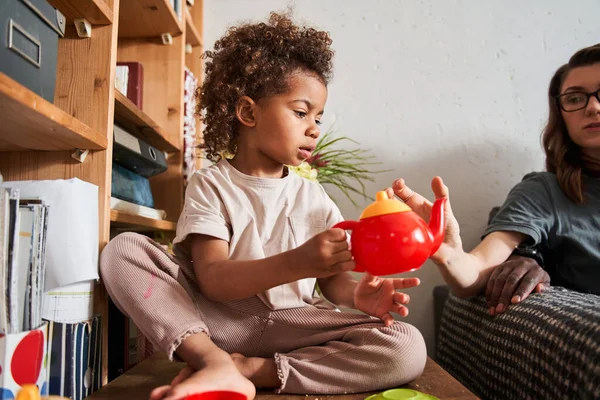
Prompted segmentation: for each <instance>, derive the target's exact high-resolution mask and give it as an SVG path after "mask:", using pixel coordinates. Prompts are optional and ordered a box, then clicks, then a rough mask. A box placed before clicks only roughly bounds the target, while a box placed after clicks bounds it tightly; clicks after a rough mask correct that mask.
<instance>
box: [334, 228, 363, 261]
mask: <svg viewBox="0 0 600 400" xmlns="http://www.w3.org/2000/svg"><path fill="white" fill-rule="evenodd" d="M357 226H358V221H342V222H338V223H337V224H335V225H334V226H332V227H331V229H333V228H340V229H343V230H345V231H351V230H353V229H354V228H356V227H357ZM350 251H352V249H350ZM353 271H354V272H365V269H364V268H363V267H361V266H360V265H358V264H356V268H354V269H353Z"/></svg>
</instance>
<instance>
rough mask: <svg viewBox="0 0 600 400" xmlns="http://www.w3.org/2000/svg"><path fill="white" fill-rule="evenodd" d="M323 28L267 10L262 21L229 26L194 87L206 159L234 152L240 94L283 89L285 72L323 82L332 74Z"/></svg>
mask: <svg viewBox="0 0 600 400" xmlns="http://www.w3.org/2000/svg"><path fill="white" fill-rule="evenodd" d="M331 43H332V40H331V38H330V37H329V33H328V32H324V31H318V30H316V29H313V28H310V27H305V26H302V27H300V26H297V25H295V24H294V23H293V22H292V20H291V18H290V16H289V14H278V13H274V12H272V13H271V14H270V16H269V19H268V21H267V22H266V23H264V22H262V23H255V24H250V23H245V24H242V25H238V26H234V27H231V28H229V30H228V31H227V33H226V34H225V35H224V36H223V37H221V38H220V39H219V40H217V41H216V42H215V45H214V51H207V52H206V53H205V54H204V56H203V57H204V58H205V59H207V62H206V74H205V79H204V83H203V84H202V87H201V88H198V89H197V90H196V96H197V97H198V98H199V103H198V106H197V108H196V112H197V113H198V114H199V115H200V116H201V118H202V121H203V122H204V123H205V125H206V127H205V129H204V143H205V151H206V154H207V158H208V159H209V160H211V161H214V162H217V161H219V160H220V159H221V158H222V156H223V154H224V153H229V154H235V151H236V139H237V136H238V121H237V118H236V104H237V102H238V100H239V99H240V98H241V97H242V96H249V97H250V98H252V99H253V100H254V101H256V102H257V101H259V100H261V99H263V98H266V97H269V96H272V95H275V94H281V93H285V91H286V90H288V89H289V84H290V83H289V78H290V75H291V74H293V73H294V72H297V71H305V72H308V73H310V74H314V76H315V77H317V78H318V79H319V80H321V81H322V82H323V84H324V85H327V84H328V83H329V81H330V79H331V76H332V67H333V55H334V53H333V51H332V50H331V48H330V45H331Z"/></svg>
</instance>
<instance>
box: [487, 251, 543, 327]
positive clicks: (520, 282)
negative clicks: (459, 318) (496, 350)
mask: <svg viewBox="0 0 600 400" xmlns="http://www.w3.org/2000/svg"><path fill="white" fill-rule="evenodd" d="M548 286H550V275H548V273H547V272H546V271H544V270H543V269H542V267H540V266H539V265H538V263H537V262H536V261H535V260H534V259H533V258H530V257H521V256H516V255H514V256H510V257H509V258H508V260H506V262H504V263H503V264H500V265H498V266H497V267H496V268H494V271H493V272H492V275H491V276H490V278H489V280H488V283H487V287H486V289H485V298H486V299H487V305H488V307H489V312H490V315H495V314H501V313H503V312H504V311H505V310H506V308H507V307H508V305H509V304H518V303H520V302H522V301H523V300H525V299H526V298H527V296H529V294H530V293H531V292H533V291H534V290H535V292H536V293H541V292H543V291H544V289H546V288H547V287H548Z"/></svg>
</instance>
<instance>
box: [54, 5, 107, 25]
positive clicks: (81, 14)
mask: <svg viewBox="0 0 600 400" xmlns="http://www.w3.org/2000/svg"><path fill="white" fill-rule="evenodd" d="M49 3H50V4H52V5H53V6H54V7H56V8H58V9H59V10H60V11H61V12H62V13H63V14H64V15H65V17H66V18H67V21H68V22H69V23H72V22H73V20H74V19H75V18H85V19H86V20H88V21H89V22H90V23H91V24H93V25H108V24H111V23H112V22H113V12H112V10H111V8H110V7H108V5H107V4H106V3H105V2H104V0H49Z"/></svg>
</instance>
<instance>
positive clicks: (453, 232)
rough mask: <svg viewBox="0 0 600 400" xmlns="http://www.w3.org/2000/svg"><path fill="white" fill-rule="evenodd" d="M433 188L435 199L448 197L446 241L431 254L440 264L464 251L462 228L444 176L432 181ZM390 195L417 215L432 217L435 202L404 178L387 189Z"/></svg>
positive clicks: (445, 210) (446, 206)
mask: <svg viewBox="0 0 600 400" xmlns="http://www.w3.org/2000/svg"><path fill="white" fill-rule="evenodd" d="M431 189H432V190H433V194H434V196H435V199H436V200H437V199H442V198H445V199H447V201H446V204H445V205H444V223H445V232H444V243H442V245H441V246H440V248H439V250H438V251H437V252H436V253H435V254H434V255H433V256H431V259H432V260H433V262H435V263H436V264H438V265H443V264H445V263H446V262H447V261H448V260H451V259H452V258H453V256H454V255H455V254H456V252H462V251H463V250H462V240H461V238H460V228H459V226H458V221H456V218H455V217H454V214H453V213H452V207H451V206H450V197H449V191H448V187H447V186H446V185H444V182H443V181H442V178H440V177H439V176H436V177H435V178H433V180H432V181H431ZM387 193H388V196H389V197H390V198H392V196H393V195H396V196H397V197H398V198H400V200H402V201H404V202H405V203H406V204H407V205H408V206H409V207H410V208H411V209H412V210H413V211H414V212H415V213H416V214H417V215H419V216H420V217H421V218H423V219H424V220H425V221H429V219H430V217H431V209H432V207H433V203H431V202H430V201H429V200H427V199H426V198H425V197H423V196H421V195H420V194H419V193H417V192H415V191H413V190H412V189H411V188H409V187H408V186H407V185H406V182H404V179H397V180H396V181H394V183H393V185H392V188H388V189H387Z"/></svg>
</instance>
